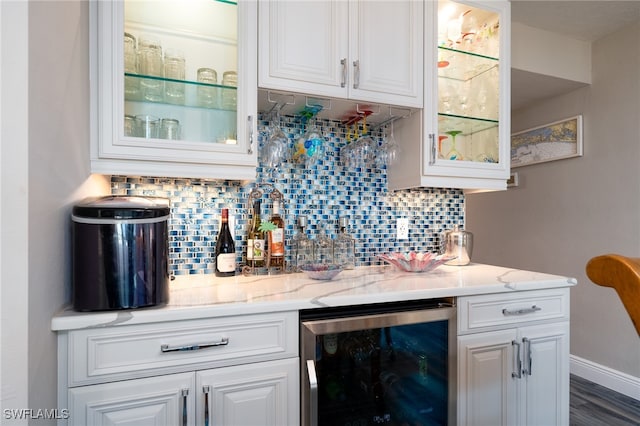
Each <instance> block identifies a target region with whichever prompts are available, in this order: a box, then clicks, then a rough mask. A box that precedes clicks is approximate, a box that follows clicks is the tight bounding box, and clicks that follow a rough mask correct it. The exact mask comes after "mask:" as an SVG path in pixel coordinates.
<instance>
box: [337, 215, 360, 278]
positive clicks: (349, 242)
mask: <svg viewBox="0 0 640 426" xmlns="http://www.w3.org/2000/svg"><path fill="white" fill-rule="evenodd" d="M338 223H339V225H340V232H339V233H338V236H337V237H336V239H335V240H333V256H334V262H335V263H337V264H338V265H342V267H343V268H344V269H353V268H355V259H356V242H355V240H354V238H353V237H352V236H351V235H349V233H347V218H346V217H341V218H340V219H339V220H338Z"/></svg>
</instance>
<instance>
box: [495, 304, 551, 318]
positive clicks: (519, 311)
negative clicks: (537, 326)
mask: <svg viewBox="0 0 640 426" xmlns="http://www.w3.org/2000/svg"><path fill="white" fill-rule="evenodd" d="M541 310H542V308H540V307H538V306H536V305H533V306H531V307H530V308H522V309H514V310H510V309H507V308H504V309H503V310H502V315H504V316H509V315H526V314H532V313H534V312H538V311H541Z"/></svg>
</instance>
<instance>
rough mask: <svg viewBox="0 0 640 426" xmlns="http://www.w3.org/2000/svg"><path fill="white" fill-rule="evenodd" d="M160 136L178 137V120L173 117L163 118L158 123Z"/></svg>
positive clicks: (165, 137)
mask: <svg viewBox="0 0 640 426" xmlns="http://www.w3.org/2000/svg"><path fill="white" fill-rule="evenodd" d="M160 138H162V139H173V140H178V139H180V122H179V121H178V120H176V119H175V118H163V119H162V124H161V125H160Z"/></svg>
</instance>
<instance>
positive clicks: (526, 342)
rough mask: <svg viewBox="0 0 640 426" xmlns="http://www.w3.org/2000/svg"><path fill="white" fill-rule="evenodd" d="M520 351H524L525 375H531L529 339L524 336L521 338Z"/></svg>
mask: <svg viewBox="0 0 640 426" xmlns="http://www.w3.org/2000/svg"><path fill="white" fill-rule="evenodd" d="M522 351H523V352H524V370H523V371H522V372H523V373H524V374H526V375H529V376H530V375H531V340H529V339H527V338H526V337H525V338H523V339H522Z"/></svg>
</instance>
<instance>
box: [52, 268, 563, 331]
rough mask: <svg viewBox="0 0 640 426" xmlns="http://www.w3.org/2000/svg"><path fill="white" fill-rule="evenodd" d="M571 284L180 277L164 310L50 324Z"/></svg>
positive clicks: (460, 277) (508, 277)
mask: <svg viewBox="0 0 640 426" xmlns="http://www.w3.org/2000/svg"><path fill="white" fill-rule="evenodd" d="M575 284H576V280H575V279H574V278H569V277H563V276H557V275H550V274H545V273H539V272H531V271H523V270H518V269H508V268H503V267H497V266H490V265H482V264H470V265H466V266H440V267H439V268H437V269H435V270H434V271H431V272H429V273H419V274H416V273H406V272H399V271H397V270H396V269H395V268H393V267H391V266H372V267H362V268H357V269H355V270H350V271H343V272H342V273H340V274H339V275H338V276H336V277H335V278H334V279H333V280H331V281H318V280H312V279H309V278H307V277H306V275H304V274H303V273H296V274H284V275H271V276H251V277H245V276H235V277H228V278H217V277H215V276H214V275H211V274H209V275H195V276H194V275H191V276H179V277H177V278H176V279H175V280H173V281H171V283H170V296H169V303H168V304H167V305H166V306H162V307H152V308H144V309H130V310H120V311H108V312H75V311H73V310H72V309H71V307H67V308H66V309H64V310H63V311H61V312H60V313H59V314H57V315H56V316H55V317H54V318H53V319H52V322H51V328H52V330H56V331H62V330H73V329H80V328H87V327H106V326H117V325H129V324H144V323H152V322H160V321H177V320H187V319H199V318H214V317H221V316H230V315H245V314H256V313H267V312H282V311H297V310H300V309H309V308H321V307H327V306H347V305H355V304H365V303H379V302H394V301H400V300H418V299H432V298H438V297H458V296H469V295H477V294H488V293H505V292H513V291H524V290H537V289H545V288H558V287H567V286H572V285H575Z"/></svg>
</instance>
